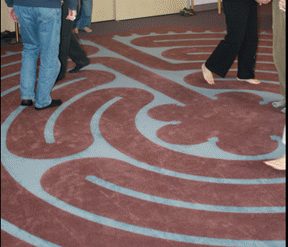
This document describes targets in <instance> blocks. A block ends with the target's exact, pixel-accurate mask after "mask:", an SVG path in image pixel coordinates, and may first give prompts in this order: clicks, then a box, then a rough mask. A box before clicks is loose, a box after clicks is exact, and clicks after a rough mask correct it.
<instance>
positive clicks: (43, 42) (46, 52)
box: [33, 8, 61, 108]
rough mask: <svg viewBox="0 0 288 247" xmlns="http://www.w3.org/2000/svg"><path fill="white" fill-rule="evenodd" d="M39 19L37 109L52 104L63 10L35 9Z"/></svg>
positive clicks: (57, 69) (57, 68) (58, 62)
mask: <svg viewBox="0 0 288 247" xmlns="http://www.w3.org/2000/svg"><path fill="white" fill-rule="evenodd" d="M33 9H35V12H36V14H37V17H38V20H37V22H38V25H39V39H40V59H41V65H40V70H39V78H38V83H37V89H36V100H35V107H36V108H45V107H47V106H48V105H50V104H51V102H52V99H51V96H50V92H51V90H52V87H53V86H54V84H55V81H56V78H57V76H58V74H59V71H60V61H59V58H58V55H59V43H60V28H61V9H60V8H59V9H53V8H33Z"/></svg>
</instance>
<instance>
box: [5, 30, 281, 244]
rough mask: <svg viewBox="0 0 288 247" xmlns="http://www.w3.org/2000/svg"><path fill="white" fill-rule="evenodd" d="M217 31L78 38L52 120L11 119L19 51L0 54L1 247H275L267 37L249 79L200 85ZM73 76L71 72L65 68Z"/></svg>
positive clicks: (276, 151)
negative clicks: (78, 61)
mask: <svg viewBox="0 0 288 247" xmlns="http://www.w3.org/2000/svg"><path fill="white" fill-rule="evenodd" d="M224 35H225V30H223V29H203V28H188V27H158V28H150V29H142V30H136V31H129V32H122V33H116V34H109V35H100V36H91V37H84V38H82V39H81V43H82V44H83V48H84V49H85V51H86V52H87V54H88V55H89V58H90V60H91V64H90V65H89V66H87V67H85V68H84V69H83V70H81V71H80V72H78V73H77V74H69V73H67V74H66V77H65V79H64V80H62V81H60V82H59V83H57V84H56V85H55V86H54V88H53V91H52V93H51V94H52V98H54V99H58V98H60V99H62V101H63V104H62V105H61V106H60V107H59V108H50V109H46V110H44V111H35V109H34V107H24V106H20V90H19V80H20V68H21V50H22V47H21V46H20V45H18V46H14V47H7V48H2V49H1V160H2V162H1V217H2V218H1V233H2V234H1V246H3V247H4V246H11V247H18V246H21V247H26V246H27V247H28V246H53V247H54V246H63V247H110V246H111V247H119V246H121V247H122V246H123V247H124V246H125V247H130V246H143V247H144V246H145V247H146V246H149V247H150V246H155V247H156V246H161V247H162V246H163V247H166V246H169V247H170V246H171V247H174V246H177V247H182V246H183V247H184V246H193V247H202V246H203V247H204V246H208V247H209V246H210V247H212V246H237V247H246V246H247V247H253V246H257V247H258V246H259V247H260V246H261V247H262V246H263V247H264V246H265V247H270V246H271V247H282V246H285V216H286V214H285V210H286V209H285V172H283V171H277V170H274V169H272V168H270V167H268V166H265V165H264V164H263V160H268V159H274V158H278V157H281V156H282V155H283V154H284V152H285V146H284V145H283V144H282V141H281V140H282V133H283V128H284V125H285V115H284V114H282V113H281V112H280V111H279V110H278V109H274V108H273V107H272V106H271V102H273V101H276V100H280V99H281V98H282V96H281V95H280V87H279V82H278V74H277V71H276V68H275V66H274V63H273V56H272V33H271V32H261V33H259V48H258V52H257V64H256V70H255V72H256V78H258V79H260V80H261V82H262V83H261V84H259V85H251V84H248V83H245V82H239V81H237V80H236V76H237V60H236V61H235V64H233V66H232V68H231V70H230V71H229V73H228V75H227V77H226V78H220V77H216V78H215V81H216V84H215V85H208V84H207V83H206V82H205V81H204V79H203V77H202V73H201V64H202V63H203V62H204V61H205V60H206V59H207V58H208V57H209V55H210V54H211V52H212V51H213V50H214V49H215V47H216V45H217V44H218V43H219V42H220V40H221V39H223V37H224ZM72 67H74V64H73V63H72V61H69V62H68V68H72Z"/></svg>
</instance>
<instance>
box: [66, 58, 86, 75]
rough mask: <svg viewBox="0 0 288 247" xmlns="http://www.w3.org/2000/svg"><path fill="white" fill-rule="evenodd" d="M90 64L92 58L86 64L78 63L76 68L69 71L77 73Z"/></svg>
mask: <svg viewBox="0 0 288 247" xmlns="http://www.w3.org/2000/svg"><path fill="white" fill-rule="evenodd" d="M88 64H90V60H89V61H88V62H87V63H85V64H82V65H76V67H75V68H74V69H71V70H69V71H68V73H77V72H78V71H79V70H80V69H82V68H84V67H85V66H87V65H88Z"/></svg>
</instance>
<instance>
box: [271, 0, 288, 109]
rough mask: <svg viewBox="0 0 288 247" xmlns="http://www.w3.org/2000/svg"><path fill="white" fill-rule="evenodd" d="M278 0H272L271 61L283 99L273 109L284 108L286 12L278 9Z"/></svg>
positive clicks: (274, 103)
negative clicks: (275, 69)
mask: <svg viewBox="0 0 288 247" xmlns="http://www.w3.org/2000/svg"><path fill="white" fill-rule="evenodd" d="M278 3H279V0H273V2H272V10H273V13H272V14H273V59H274V63H275V66H276V68H277V71H278V76H279V82H280V92H281V95H282V96H283V99H282V100H281V101H278V102H273V104H272V105H273V107H275V108H278V107H285V106H286V12H284V11H282V10H280V9H279V6H278Z"/></svg>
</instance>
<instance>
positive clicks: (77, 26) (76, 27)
mask: <svg viewBox="0 0 288 247" xmlns="http://www.w3.org/2000/svg"><path fill="white" fill-rule="evenodd" d="M66 1H67V0H66ZM79 5H80V6H78V8H77V15H76V19H75V20H74V22H73V32H74V33H76V34H77V33H78V30H79V29H80V25H81V22H82V5H83V0H80V1H79Z"/></svg>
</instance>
